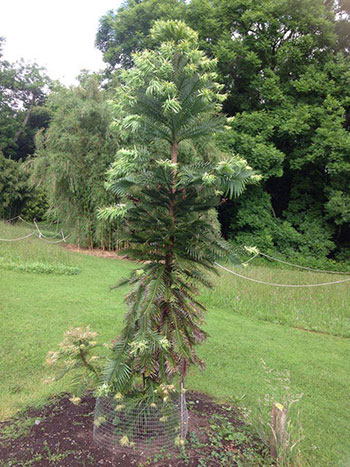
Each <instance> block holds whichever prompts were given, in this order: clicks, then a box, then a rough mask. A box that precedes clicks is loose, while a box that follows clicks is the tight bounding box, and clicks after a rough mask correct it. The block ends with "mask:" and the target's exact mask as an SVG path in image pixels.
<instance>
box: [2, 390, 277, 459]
mask: <svg viewBox="0 0 350 467" xmlns="http://www.w3.org/2000/svg"><path fill="white" fill-rule="evenodd" d="M186 397H187V403H188V408H189V415H190V420H189V433H188V436H187V441H186V446H185V449H184V450H183V452H181V451H180V450H179V449H175V448H174V452H169V451H166V452H160V453H158V454H152V455H150V456H148V457H146V456H140V455H137V454H136V453H134V452H130V453H125V449H124V450H123V451H122V450H120V452H118V451H117V452H115V453H111V452H109V451H107V450H104V449H102V448H99V447H98V446H96V445H94V443H93V440H92V429H93V412H94V405H95V400H94V398H93V397H92V396H87V397H84V398H83V399H82V402H81V403H80V404H79V405H73V404H72V403H71V402H70V401H69V396H67V395H65V396H63V397H62V398H60V399H56V400H53V401H52V402H51V404H50V405H47V406H45V407H44V408H42V409H30V410H29V411H27V412H26V413H24V414H22V415H20V416H19V417H17V418H16V419H13V420H10V421H8V422H3V423H0V466H1V467H10V466H35V467H38V466H45V467H46V466H47V467H50V466H62V467H68V466H69V467H74V466H124V467H126V466H139V467H141V466H149V465H151V466H167V467H180V466H187V465H188V466H190V467H194V466H196V467H197V466H234V465H238V464H239V465H247V466H248V465H249V466H258V465H271V462H270V461H269V458H268V456H267V455H266V454H265V452H266V448H265V447H264V446H263V445H262V444H261V443H259V442H257V440H256V439H255V438H254V436H253V435H251V434H249V430H248V429H247V427H246V426H244V424H243V423H242V421H241V419H240V417H239V416H238V414H237V412H236V411H235V410H234V409H233V408H232V407H230V406H226V405H218V404H216V403H214V402H213V401H212V400H211V399H210V398H209V397H207V396H205V395H203V394H198V393H188V394H187V396H186Z"/></svg>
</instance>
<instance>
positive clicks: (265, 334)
mask: <svg viewBox="0 0 350 467" xmlns="http://www.w3.org/2000/svg"><path fill="white" fill-rule="evenodd" d="M5 230H6V229H5ZM8 233H9V231H8V229H7V231H5V232H4V229H3V230H1V229H0V238H1V235H3V236H5V234H8ZM13 236H16V235H13ZM9 237H10V235H7V238H9ZM25 241H27V240H25ZM31 242H32V247H29V246H28V247H27V249H29V248H36V249H42V250H44V249H46V248H47V245H46V244H45V243H43V242H42V241H40V240H31ZM17 245H19V244H17ZM9 248H12V252H15V251H17V252H18V250H19V249H20V248H22V249H25V247H24V246H23V244H22V246H21V247H19V246H14V245H11V246H8V244H4V243H0V257H1V256H3V257H4V256H6V255H7V256H6V257H9V255H10V253H9ZM50 248H52V253H51V254H50V255H48V256H47V261H48V262H50V261H60V262H65V264H69V265H70V266H74V267H79V268H81V270H82V272H81V273H80V274H77V275H53V274H39V273H28V272H23V271H18V270H10V269H5V268H1V267H0V336H1V339H0V374H1V378H0V419H5V418H8V417H10V416H11V415H13V414H14V413H15V412H16V411H18V410H21V409H24V408H26V407H28V406H29V405H36V406H38V405H40V404H43V403H44V402H45V401H46V400H47V398H48V396H49V395H50V394H52V393H57V392H59V391H62V390H65V389H67V387H66V386H65V382H64V381H62V382H60V383H56V384H55V385H53V386H47V385H43V384H42V380H43V379H44V377H45V376H47V375H48V372H47V369H46V368H45V367H44V366H43V361H44V359H45V356H46V353H47V351H48V350H50V349H54V348H55V347H56V346H57V344H58V343H59V342H60V341H61V340H62V335H63V332H64V331H65V330H66V329H67V328H68V327H69V326H70V325H72V326H81V325H82V326H85V325H88V324H90V325H91V328H92V329H93V330H96V331H97V332H98V333H99V338H100V340H102V341H108V340H109V339H111V338H112V337H114V336H115V335H116V334H117V333H118V331H119V330H120V328H121V325H122V319H123V314H124V311H125V307H124V304H123V295H124V293H125V290H124V291H123V290H118V289H117V290H114V291H109V286H110V285H113V284H115V283H116V281H117V280H118V279H119V278H120V277H122V276H123V275H125V273H127V272H128V271H129V270H130V269H131V268H132V267H133V265H132V264H131V263H129V262H127V261H121V260H115V259H105V258H98V257H93V256H86V255H83V254H78V253H69V254H68V253H67V252H66V251H64V252H62V249H61V248H60V247H57V246H54V247H53V246H51V245H50ZM56 249H58V250H57V252H56ZM25 251H27V250H25ZM26 255H27V256H28V254H27V253H26ZM55 255H56V256H55ZM62 255H63V256H62ZM67 255H68V257H67V258H66V256H67ZM63 257H64V258H66V259H62V258H63ZM18 258H19V259H18ZM18 258H17V260H18V261H20V260H21V259H20V256H19V257H18ZM57 258H58V259H57ZM244 274H247V275H251V276H252V277H259V278H264V280H270V279H273V281H274V282H283V281H285V282H289V283H293V282H294V283H296V282H299V283H308V282H324V279H327V280H332V279H334V280H337V278H339V277H338V276H329V275H323V274H321V275H319V274H315V273H307V272H294V271H288V270H277V269H273V270H272V269H269V268H264V267H261V266H259V267H254V266H251V267H250V268H249V269H245V270H244ZM349 298H350V283H348V284H341V285H336V286H333V287H328V288H315V289H296V290H287V289H282V290H281V289H272V288H268V287H265V286H262V285H261V286H259V285H254V284H251V283H248V282H243V281H242V280H238V279H235V278H234V277H233V276H230V275H228V274H227V273H223V274H222V275H221V277H220V279H219V280H217V287H216V288H215V289H214V290H213V291H210V292H207V291H205V292H203V301H204V303H205V304H206V305H207V307H208V314H207V324H206V329H207V331H208V332H209V334H210V338H209V339H208V341H207V342H206V343H205V344H203V345H202V346H201V349H200V351H199V353H200V355H201V356H202V357H203V358H204V359H205V360H206V364H207V369H206V371H204V372H200V371H198V370H196V369H194V370H192V371H191V372H190V375H189V377H188V380H187V386H188V387H189V388H192V389H196V390H199V391H203V392H206V393H208V394H211V395H212V396H214V397H216V398H217V399H219V400H220V401H228V402H230V401H231V402H233V401H234V400H235V399H236V398H243V399H242V403H243V404H244V405H245V406H247V407H248V408H251V409H253V410H254V409H255V408H256V407H257V401H258V399H259V397H260V398H262V397H263V396H264V394H265V393H266V392H267V391H268V389H267V386H266V384H265V373H264V371H263V369H262V366H261V364H260V359H261V358H263V359H264V360H265V361H266V363H267V365H268V366H269V367H271V368H275V369H279V370H282V369H285V368H287V369H289V370H290V372H291V381H292V389H293V391H294V392H296V393H300V392H302V393H304V397H303V399H302V400H301V402H300V403H299V406H300V409H301V412H302V414H301V421H302V425H303V428H304V432H305V435H306V439H305V441H304V442H303V453H304V458H305V459H306V461H305V463H306V465H307V464H311V465H314V466H346V465H350V436H349V427H350V409H349V403H348V402H349V388H350V345H349V344H350V341H349V339H347V337H349V335H350V334H349V330H350V328H349V326H350V325H349V322H350V307H349ZM298 327H303V328H307V329H310V330H317V331H322V333H315V332H308V331H305V330H300V329H297V328H298Z"/></svg>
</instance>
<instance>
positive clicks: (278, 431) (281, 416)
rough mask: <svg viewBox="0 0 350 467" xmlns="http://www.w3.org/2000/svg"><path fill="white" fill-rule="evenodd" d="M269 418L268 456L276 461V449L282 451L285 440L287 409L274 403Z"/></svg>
mask: <svg viewBox="0 0 350 467" xmlns="http://www.w3.org/2000/svg"><path fill="white" fill-rule="evenodd" d="M271 418H272V420H271V436H270V454H271V457H273V458H275V459H276V458H277V455H278V448H279V449H281V448H282V449H284V445H285V442H286V438H287V409H286V408H285V407H283V405H282V404H278V403H274V404H273V406H272V416H271Z"/></svg>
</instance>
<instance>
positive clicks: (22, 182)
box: [0, 152, 30, 219]
mask: <svg viewBox="0 0 350 467" xmlns="http://www.w3.org/2000/svg"><path fill="white" fill-rule="evenodd" d="M27 180H28V176H27V175H26V174H25V172H24V170H23V166H22V164H21V163H20V162H16V161H13V160H11V159H6V158H5V157H4V156H3V154H2V153H1V152H0V217H2V218H3V219H9V218H12V217H15V216H17V215H18V214H20V213H21V211H22V208H23V206H24V205H25V203H26V201H27V200H28V199H29V197H30V188H29V186H28V184H27Z"/></svg>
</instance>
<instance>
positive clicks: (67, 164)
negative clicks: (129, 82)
mask: <svg viewBox="0 0 350 467" xmlns="http://www.w3.org/2000/svg"><path fill="white" fill-rule="evenodd" d="M107 97H108V96H107V94H106V92H105V91H102V90H101V89H100V86H99V82H98V79H97V77H96V76H90V77H89V76H85V77H82V83H81V85H80V86H79V87H76V88H70V89H65V88H60V89H58V90H56V92H54V93H51V95H50V98H49V100H48V103H47V107H48V109H49V111H50V113H51V115H52V118H51V122H50V126H49V128H48V129H47V130H46V132H39V133H38V135H37V137H36V152H35V155H34V157H33V158H32V160H31V165H32V166H33V175H32V180H33V182H34V183H35V185H36V186H37V187H41V186H42V187H43V188H44V189H45V192H46V193H47V196H48V203H49V206H50V208H49V214H48V215H49V217H50V218H53V219H54V220H58V221H59V222H60V223H61V224H62V225H63V226H64V228H65V229H66V230H67V229H68V230H69V231H70V233H71V236H72V238H71V240H72V241H73V242H75V243H78V245H81V246H89V247H93V246H101V247H102V248H105V247H107V248H113V247H115V242H116V236H115V234H114V228H113V226H106V225H105V224H104V223H103V222H100V221H98V220H97V218H96V211H97V208H98V207H100V206H103V205H105V204H107V203H108V202H109V200H110V197H109V196H108V194H107V193H106V191H105V190H104V185H103V184H104V175H105V171H106V170H107V168H108V166H109V165H110V163H111V162H112V160H113V157H114V154H115V149H116V138H115V137H114V136H113V135H112V134H111V132H110V130H109V126H110V123H111V112H110V110H109V107H108V104H107Z"/></svg>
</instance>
